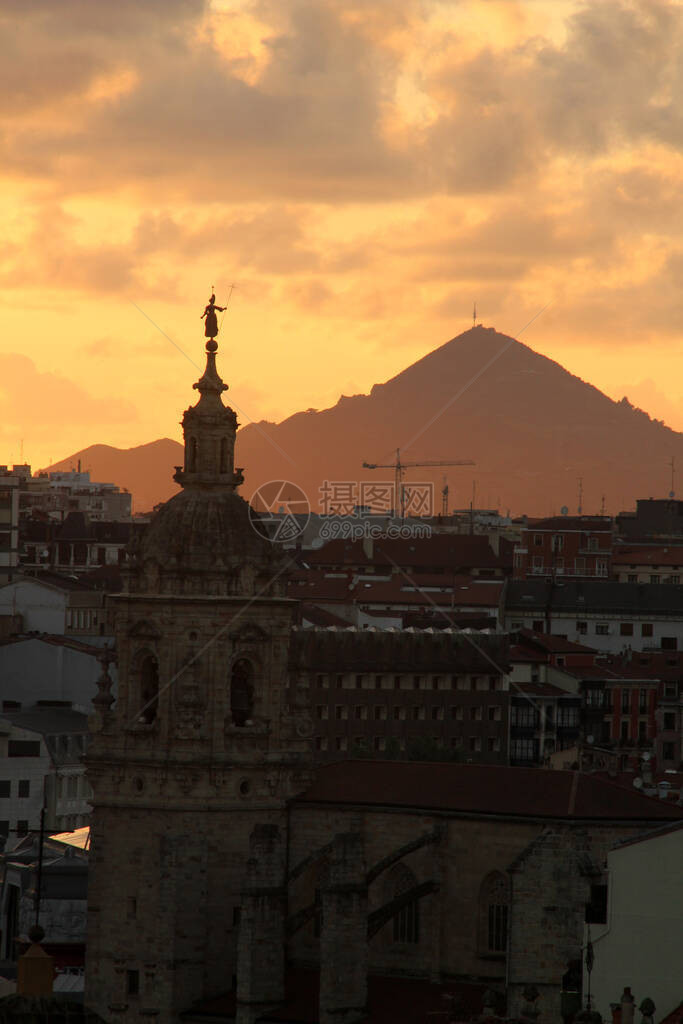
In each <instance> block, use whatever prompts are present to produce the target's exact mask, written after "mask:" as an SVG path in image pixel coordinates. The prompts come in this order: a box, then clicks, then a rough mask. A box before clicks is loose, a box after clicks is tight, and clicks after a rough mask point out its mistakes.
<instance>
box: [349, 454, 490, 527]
mask: <svg viewBox="0 0 683 1024" xmlns="http://www.w3.org/2000/svg"><path fill="white" fill-rule="evenodd" d="M474 465H475V463H474V462H473V461H472V459H450V460H444V459H438V460H429V461H427V462H401V449H400V448H397V449H396V462H364V463H363V469H393V471H394V486H395V488H396V490H395V495H396V501H397V502H399V503H400V506H401V519H405V517H406V495H405V488H404V486H403V474H404V473H405V471H406V470H407V469H431V468H432V467H435V466H474Z"/></svg>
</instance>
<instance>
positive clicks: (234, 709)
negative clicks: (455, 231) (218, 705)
mask: <svg viewBox="0 0 683 1024" xmlns="http://www.w3.org/2000/svg"><path fill="white" fill-rule="evenodd" d="M253 674H254V673H253V669H252V664H251V662H250V661H247V659H246V658H239V659H238V660H237V661H236V662H235V664H234V665H233V667H232V676H231V679H230V712H231V714H232V722H233V725H237V726H240V727H241V726H244V725H247V724H248V723H249V721H250V720H251V718H252V716H253V712H254V684H253Z"/></svg>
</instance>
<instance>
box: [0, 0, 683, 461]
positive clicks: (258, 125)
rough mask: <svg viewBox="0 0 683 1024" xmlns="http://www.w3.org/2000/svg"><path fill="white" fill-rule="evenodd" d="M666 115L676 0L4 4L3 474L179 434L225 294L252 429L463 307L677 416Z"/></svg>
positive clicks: (353, 383)
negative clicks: (212, 301)
mask: <svg viewBox="0 0 683 1024" xmlns="http://www.w3.org/2000/svg"><path fill="white" fill-rule="evenodd" d="M682 98H683V6H682V5H681V3H678V2H672V0H633V2H628V0H593V2H589V3H577V2H574V0H519V2H515V0H470V2H467V0H400V2H399V0H302V2H297V0H272V2H271V0H256V2H250V0H213V2H201V0H116V2H110V0H32V2H31V3H30V4H27V3H26V2H25V0H0V118H1V124H0V146H1V147H2V160H1V161H0V173H1V174H2V192H1V195H0V202H1V204H2V219H1V221H0V224H1V228H0V230H2V235H3V238H2V245H1V246H0V339H1V341H0V394H1V395H2V415H1V416H0V462H13V461H19V459H20V453H21V443H22V441H23V455H24V459H25V460H26V461H29V462H30V463H31V464H32V465H33V467H34V469H37V468H39V467H41V466H45V465H47V464H48V463H49V462H50V461H51V460H55V461H56V460H58V459H61V458H63V457H65V456H67V455H68V454H70V453H71V452H73V451H76V450H77V449H79V448H82V447H85V446H86V445H89V444H93V443H97V442H105V443H108V444H113V445H117V446H122V447H128V446H131V445H135V444H140V443H144V442H146V441H151V440H154V439H155V438H158V437H163V436H170V437H175V438H179V437H180V428H179V426H178V420H179V418H180V414H181V413H182V410H183V409H184V408H185V407H186V406H187V405H188V404H189V403H190V401H191V400H192V395H193V392H192V391H191V383H192V381H193V380H196V378H197V376H198V373H197V370H196V369H195V368H194V367H193V366H192V365H191V364H190V362H189V361H188V359H187V358H186V357H185V355H183V354H182V353H181V352H180V351H179V350H178V348H176V347H175V346H174V345H173V344H172V343H171V341H170V340H168V338H167V337H165V336H164V335H168V336H169V338H170V339H172V341H173V342H175V343H176V345H177V346H180V348H181V349H183V350H184V352H185V353H187V355H188V356H189V357H191V359H192V360H194V361H195V362H196V363H197V366H199V365H200V364H202V362H203V359H202V352H203V325H202V322H201V321H200V318H199V317H200V314H201V312H202V310H203V308H204V305H205V303H206V301H207V299H208V296H209V293H210V288H211V285H212V284H215V286H216V294H217V301H218V302H219V303H220V304H221V305H223V304H224V303H225V300H226V298H227V296H228V292H229V286H230V285H231V283H233V282H234V284H235V285H236V287H235V291H234V293H233V297H232V300H231V304H230V308H229V310H228V313H227V315H226V317H225V319H224V321H223V326H222V331H221V334H220V336H219V341H220V346H221V350H220V363H219V365H220V369H221V372H222V375H223V376H224V377H225V379H226V380H227V381H228V382H229V383H230V385H231V391H230V393H229V396H228V400H229V401H233V402H234V403H235V404H236V405H237V406H238V407H239V409H240V410H241V413H240V420H241V422H243V423H245V422H247V416H248V417H249V418H251V419H261V418H266V419H271V420H279V419H282V418H283V417H285V416H286V415H288V414H289V413H292V412H295V411H297V410H299V409H306V408H309V407H315V408H324V407H326V406H329V405H332V404H334V403H335V402H336V401H337V399H338V397H339V395H340V394H342V393H344V394H354V393H358V392H366V391H368V390H369V389H370V387H371V386H372V384H373V383H375V382H377V381H382V380H386V379H387V378H389V377H391V376H392V375H394V374H395V373H397V372H398V371H400V370H401V369H402V368H403V367H405V366H407V365H409V364H410V363H411V362H414V361H415V360H416V359H418V358H419V357H421V356H422V355H424V354H426V353H427V352H429V351H430V350H432V349H434V348H436V347H437V346H439V345H441V344H442V343H443V342H445V341H447V340H448V339H449V338H451V337H453V336H454V335H456V334H458V333H460V332H461V331H462V330H464V329H466V328H467V327H468V326H469V325H470V324H471V318H472V304H473V301H474V300H476V302H477V309H478V313H479V318H480V320H481V321H482V322H483V323H484V324H485V325H487V326H494V327H496V328H497V329H498V330H500V331H503V332H504V333H507V334H512V335H514V336H519V337H520V340H522V341H524V342H525V343H527V344H528V345H530V346H531V347H532V348H534V349H536V350H537V351H540V352H542V353H543V354H545V355H548V356H550V357H551V358H553V359H556V360H557V361H558V362H560V363H562V364H563V365H564V366H566V367H567V368H568V369H569V370H571V371H572V372H573V373H576V374H578V375H579V376H581V377H583V378H584V379H585V380H588V381H590V382H591V383H593V384H595V385H596V386H598V387H599V388H601V389H602V390H603V391H605V392H606V393H607V394H609V395H611V396H612V397H614V398H620V397H621V396H622V395H624V394H626V395H628V397H629V398H630V400H631V401H632V402H633V403H634V404H636V405H640V406H641V407H643V408H645V409H647V411H648V412H650V413H651V414H652V415H653V416H656V417H657V418H660V419H664V420H665V421H666V422H667V423H668V424H669V425H670V426H672V427H674V428H676V429H679V430H683V383H682V380H683V373H682V371H683V292H682V290H681V270H682V269H683V238H682V235H681V227H682V224H683V202H682V201H681V196H682V194H683V189H682V184H683V102H682ZM546 305H547V307H548V308H547V309H546V310H545V312H543V314H542V315H541V316H540V317H539V318H538V319H537V320H536V321H535V322H534V323H533V324H532V325H531V326H530V327H529V328H528V330H526V331H524V332H522V333H521V334H520V331H521V329H522V328H523V327H524V325H525V324H526V323H527V322H528V321H529V320H530V319H531V318H532V317H533V316H534V315H535V314H536V313H537V312H538V311H539V310H540V309H541V308H542V307H544V306H546ZM148 318H149V319H148ZM151 321H153V322H154V324H156V325H158V327H159V328H160V329H161V330H159V329H157V327H155V326H154V324H153V323H152V322H151ZM162 332H164V333H162ZM577 415H580V410H579V411H577ZM400 440H401V439H397V444H398V443H400Z"/></svg>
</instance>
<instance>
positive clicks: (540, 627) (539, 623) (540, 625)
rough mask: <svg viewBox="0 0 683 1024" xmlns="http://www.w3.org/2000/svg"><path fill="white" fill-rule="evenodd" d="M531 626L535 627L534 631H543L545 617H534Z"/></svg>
mask: <svg viewBox="0 0 683 1024" xmlns="http://www.w3.org/2000/svg"><path fill="white" fill-rule="evenodd" d="M531 628H532V629H533V631H534V633H542V632H543V619H534V621H533V622H532V624H531Z"/></svg>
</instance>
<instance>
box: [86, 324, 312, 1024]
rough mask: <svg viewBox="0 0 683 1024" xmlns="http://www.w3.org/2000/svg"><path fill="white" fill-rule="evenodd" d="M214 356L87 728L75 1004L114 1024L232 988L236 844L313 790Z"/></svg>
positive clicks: (277, 830) (124, 605) (240, 874)
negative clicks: (83, 956)
mask: <svg viewBox="0 0 683 1024" xmlns="http://www.w3.org/2000/svg"><path fill="white" fill-rule="evenodd" d="M207 308H208V307H207ZM213 323H214V325H215V316H214V320H213ZM209 329H210V328H209V318H208V317H207V333H208V331H209ZM216 330H217V329H216ZM217 348H218V346H217V344H216V341H215V338H214V337H209V340H208V341H207V343H206V369H205V371H204V373H203V375H202V377H201V378H200V379H199V381H197V383H196V384H195V385H194V388H195V389H196V390H197V391H198V392H199V400H198V401H197V403H196V404H195V405H193V406H191V407H190V408H188V409H187V410H186V412H185V414H184V416H183V421H182V425H183V432H184V439H185V458H184V464H183V466H182V467H178V468H177V469H176V473H175V479H176V481H177V482H178V483H179V484H180V485H181V490H180V491H179V493H178V494H176V495H175V496H174V497H173V498H171V499H170V500H169V501H168V502H166V503H165V504H164V505H163V506H162V507H161V508H160V510H159V511H158V513H157V514H156V516H155V517H154V519H153V520H152V521H151V523H150V524H149V526H148V527H147V529H146V531H145V533H144V534H143V535H142V538H141V539H140V541H139V542H138V543H137V544H136V545H134V546H132V547H131V549H130V552H129V561H128V563H127V564H126V566H125V567H124V582H123V587H122V591H121V593H119V594H116V595H114V596H112V597H110V598H108V603H109V609H110V614H111V615H112V617H113V623H114V631H115V637H116V656H117V660H118V677H119V684H118V693H117V694H116V698H115V699H114V695H113V694H112V691H111V680H110V679H109V676H108V673H107V669H106V667H105V668H104V670H103V674H102V677H101V678H100V681H99V693H98V695H97V696H96V697H95V699H94V705H95V708H96V710H95V714H94V715H93V717H92V720H91V728H92V734H93V735H92V738H91V744H90V749H89V753H88V775H89V779H90V783H91V786H92V788H93V792H94V796H93V801H92V803H93V814H92V832H91V862H90V869H91V875H90V889H89V908H88V909H89V922H88V943H87V965H86V1004H87V1005H88V1006H90V1007H92V1008H93V1009H94V1010H96V1011H97V1012H98V1013H100V1014H101V1015H102V1016H103V1017H104V1018H105V1020H108V1021H117V1022H119V1021H120V1022H126V1024H127V1022H129V1021H136V1022H138V1021H139V1020H140V1019H141V1016H154V1017H156V1019H157V1020H159V1021H163V1022H164V1024H166V1022H168V1024H172V1022H174V1021H177V1020H178V1019H179V1017H178V1015H179V1013H180V1012H182V1011H183V1010H186V1009H188V1008H189V1007H190V1006H191V1005H192V1004H193V1003H194V1002H195V1001H197V1000H199V999H203V998H210V997H212V996H216V995H220V994H221V993H223V992H225V991H226V989H229V988H230V984H231V977H232V976H233V975H234V974H235V973H236V969H237V968H236V962H237V945H238V944H237V939H238V923H239V920H240V916H241V902H242V895H241V894H242V893H243V891H245V886H247V888H248V878H247V861H248V859H249V850H250V836H252V834H253V833H255V834H256V835H257V836H258V835H265V836H267V837H268V836H271V834H272V836H278V835H280V836H283V835H285V834H286V817H285V805H286V801H287V800H288V799H289V798H290V797H292V796H293V795H295V794H296V793H297V792H300V791H301V790H302V789H303V788H305V787H306V785H307V784H308V782H309V781H310V779H311V756H310V754H309V746H310V735H311V733H312V722H311V720H310V717H309V714H308V710H307V707H306V706H305V702H303V701H302V702H301V704H300V705H298V704H294V705H292V704H290V703H289V702H288V701H289V698H288V696H287V664H288V650H289V638H290V631H291V627H292V621H293V614H294V608H295V602H294V601H291V600H289V599H288V598H287V597H286V596H285V578H286V572H287V567H288V562H287V559H286V558H285V557H284V556H283V554H282V552H281V550H280V549H278V547H277V546H276V545H275V544H272V543H270V542H269V540H267V539H266V537H265V535H264V534H263V533H258V532H256V530H255V529H254V528H253V526H252V523H251V521H250V516H249V507H248V505H247V503H246V502H245V501H244V499H243V498H241V497H240V496H239V495H238V493H237V488H238V486H239V485H240V483H241V482H242V473H241V471H240V470H239V469H237V470H236V469H235V467H234V448H235V435H236V431H237V426H238V424H237V417H236V415H235V413H234V411H233V410H232V409H231V408H230V407H229V406H227V405H225V404H224V402H223V400H222V395H223V393H224V392H225V391H226V390H227V386H226V385H225V384H224V383H223V381H222V380H221V378H220V376H219V374H218V370H217V368H216V352H217ZM255 830H256V832H255ZM259 830H260V831H259ZM264 830H265V831H264ZM268 830H270V831H268ZM253 842H254V840H253V838H252V844H253ZM268 842H271V839H270V838H269V839H268Z"/></svg>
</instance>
